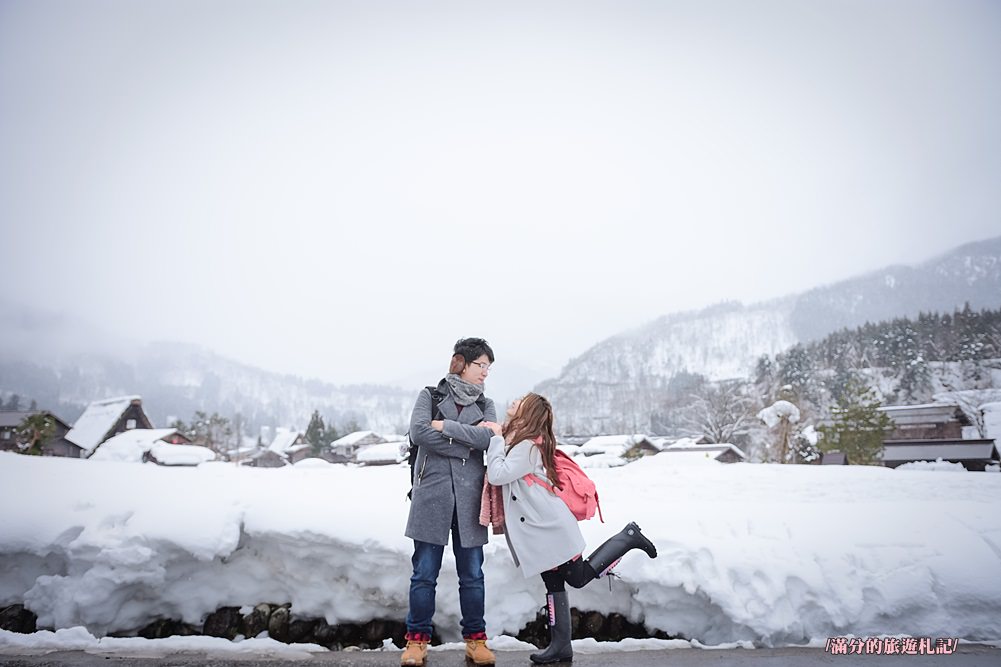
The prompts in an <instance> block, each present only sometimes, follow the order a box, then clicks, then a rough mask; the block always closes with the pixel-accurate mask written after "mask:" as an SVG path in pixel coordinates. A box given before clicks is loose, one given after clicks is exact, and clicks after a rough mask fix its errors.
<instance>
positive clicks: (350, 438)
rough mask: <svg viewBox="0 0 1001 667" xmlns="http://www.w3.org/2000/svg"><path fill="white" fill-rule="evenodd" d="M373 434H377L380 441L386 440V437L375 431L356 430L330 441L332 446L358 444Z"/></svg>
mask: <svg viewBox="0 0 1001 667" xmlns="http://www.w3.org/2000/svg"><path fill="white" fill-rule="evenodd" d="M371 436H375V437H376V438H378V439H379V441H384V440H385V438H383V437H382V436H381V435H379V434H378V433H376V432H375V431H355V432H354V433H348V434H347V435H346V436H344V437H343V438H338V439H337V440H334V441H333V442H332V443H330V446H331V447H349V446H351V445H356V444H358V443H359V442H361V441H362V440H364V439H366V438H369V437H371Z"/></svg>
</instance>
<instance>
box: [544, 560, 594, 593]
mask: <svg viewBox="0 0 1001 667" xmlns="http://www.w3.org/2000/svg"><path fill="white" fill-rule="evenodd" d="M594 577H595V574H594V570H593V569H591V566H590V565H588V564H587V563H585V562H584V559H583V558H578V559H577V560H571V561H567V562H566V563H563V565H560V566H559V567H558V568H556V569H555V570H549V571H548V572H543V573H542V581H544V582H545V584H546V592H547V593H561V592H563V591H565V590H566V586H564V583H567V584H570V585H571V586H573V587H574V588H583V587H584V586H586V585H587V584H588V582H590V581H592V580H593V579H594Z"/></svg>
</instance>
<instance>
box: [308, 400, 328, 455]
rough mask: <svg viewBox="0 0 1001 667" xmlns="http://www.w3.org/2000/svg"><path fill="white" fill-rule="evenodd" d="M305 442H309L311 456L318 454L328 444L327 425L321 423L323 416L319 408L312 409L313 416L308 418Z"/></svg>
mask: <svg viewBox="0 0 1001 667" xmlns="http://www.w3.org/2000/svg"><path fill="white" fill-rule="evenodd" d="M305 437H306V442H307V443H309V450H310V452H311V453H312V454H313V456H319V455H320V454H321V453H322V452H323V448H324V447H326V446H327V445H329V444H330V441H329V440H327V439H326V437H327V427H326V426H325V425H324V423H323V417H321V416H320V411H319V410H313V416H312V417H310V418H309V426H307V427H306V436H305Z"/></svg>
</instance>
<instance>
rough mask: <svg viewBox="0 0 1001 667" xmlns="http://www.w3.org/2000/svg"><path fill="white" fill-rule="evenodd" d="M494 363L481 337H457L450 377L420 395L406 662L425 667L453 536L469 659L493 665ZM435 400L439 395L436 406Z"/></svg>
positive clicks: (414, 431)
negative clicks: (489, 498)
mask: <svg viewBox="0 0 1001 667" xmlns="http://www.w3.org/2000/svg"><path fill="white" fill-rule="evenodd" d="M493 361H494V352H493V350H492V349H491V348H490V346H489V345H488V344H487V342H486V341H485V340H483V339H482V338H464V339H461V340H459V341H458V342H457V343H456V344H455V347H454V348H453V352H452V361H451V363H450V365H449V369H448V375H446V376H445V378H444V379H443V380H441V382H439V383H438V387H437V388H436V390H435V391H434V392H431V391H429V390H428V389H427V388H425V389H423V390H422V391H421V393H420V394H419V395H418V396H417V402H416V404H415V405H414V411H413V414H412V415H411V417H410V438H411V440H412V441H413V443H414V444H415V445H417V447H418V453H417V460H416V462H415V464H414V469H413V480H412V482H413V491H412V502H411V505H410V516H409V517H408V519H407V529H406V536H407V537H409V538H411V539H413V541H414V555H413V558H412V563H413V575H412V576H411V578H410V608H409V611H408V613H407V646H406V649H405V650H404V651H403V656H402V657H401V658H400V664H401V665H406V666H408V667H412V666H421V667H423V665H425V664H426V662H427V647H428V643H429V642H430V641H431V629H432V628H431V619H432V617H433V616H434V609H435V588H436V586H437V583H438V572H439V570H440V569H441V560H442V556H443V554H444V552H445V545H447V544H448V541H449V535H451V538H452V552H453V553H454V554H455V565H456V570H457V572H458V575H459V608H460V610H461V612H462V619H461V621H460V624H461V626H462V636H463V638H464V639H465V640H466V656H467V657H468V658H470V659H471V660H472V661H473V662H474V663H475V664H477V665H493V664H494V662H495V657H494V654H493V653H492V652H491V651H490V649H489V648H488V647H487V643H486V639H487V635H486V624H485V622H484V619H483V613H484V587H483V545H484V544H486V543H487V529H486V527H485V526H481V525H480V522H479V515H480V498H481V496H482V492H483V475H484V470H485V469H484V465H483V453H484V452H485V451H486V449H487V446H488V445H489V444H490V436H491V435H492V432H491V431H490V430H489V429H488V428H486V427H484V426H478V424H480V423H481V422H483V421H489V422H493V421H496V419H497V416H496V411H495V409H494V403H493V401H491V400H490V399H489V398H487V397H486V396H484V395H483V386H484V382H485V381H486V378H487V374H488V373H489V372H490V365H491V364H492V363H493ZM436 397H437V398H440V402H439V403H438V405H437V406H435V405H434V403H435V398H436ZM432 412H433V414H432Z"/></svg>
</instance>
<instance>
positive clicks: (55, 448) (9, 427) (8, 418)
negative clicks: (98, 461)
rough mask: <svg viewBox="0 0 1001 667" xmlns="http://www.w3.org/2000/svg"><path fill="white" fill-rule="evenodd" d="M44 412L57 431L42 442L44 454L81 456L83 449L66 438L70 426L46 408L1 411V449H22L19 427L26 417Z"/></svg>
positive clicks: (70, 456) (15, 450)
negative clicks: (19, 440) (18, 432)
mask: <svg viewBox="0 0 1001 667" xmlns="http://www.w3.org/2000/svg"><path fill="white" fill-rule="evenodd" d="M37 414H43V415H47V416H49V417H51V418H52V421H53V424H54V425H55V431H54V432H53V434H52V436H51V437H49V438H48V439H47V440H46V441H45V442H43V443H42V456H65V457H69V458H73V459H78V458H81V456H82V455H83V449H82V448H81V447H80V446H79V445H76V444H74V443H72V442H70V441H69V440H67V439H66V434H67V433H69V431H70V426H69V425H68V424H67V423H66V422H64V421H63V420H62V419H60V418H59V417H57V416H56V415H54V414H52V413H51V412H48V411H45V410H5V411H0V451H12V452H18V451H21V448H20V446H19V443H18V440H17V428H18V427H19V426H20V425H21V424H22V423H23V422H24V420H25V419H27V418H28V417H31V416H33V415H37Z"/></svg>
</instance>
